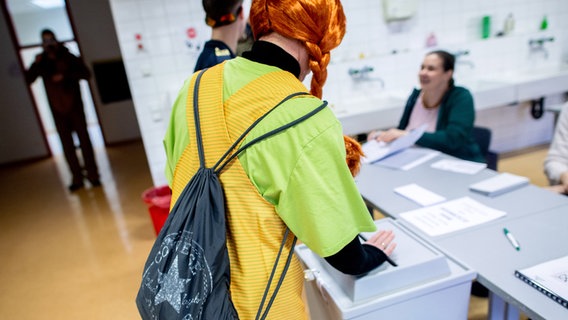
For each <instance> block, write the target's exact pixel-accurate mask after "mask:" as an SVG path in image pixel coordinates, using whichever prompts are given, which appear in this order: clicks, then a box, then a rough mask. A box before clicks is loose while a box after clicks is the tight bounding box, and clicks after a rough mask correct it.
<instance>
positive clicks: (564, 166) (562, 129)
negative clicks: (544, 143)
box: [544, 102, 568, 195]
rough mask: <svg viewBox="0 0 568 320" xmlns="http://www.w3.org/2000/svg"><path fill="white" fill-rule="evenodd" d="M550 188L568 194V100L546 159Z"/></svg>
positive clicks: (545, 165) (546, 171)
mask: <svg viewBox="0 0 568 320" xmlns="http://www.w3.org/2000/svg"><path fill="white" fill-rule="evenodd" d="M544 173H545V174H546V176H547V178H548V181H549V182H550V186H549V187H548V189H550V190H553V191H555V192H558V193H561V194H566V195H568V102H566V103H565V104H564V105H563V106H562V110H561V111H560V116H559V117H558V121H557V123H556V129H555V131H554V137H553V138H552V143H551V145H550V149H549V150H548V154H547V155H546V158H545V160H544Z"/></svg>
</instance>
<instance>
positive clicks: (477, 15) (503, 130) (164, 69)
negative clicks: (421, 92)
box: [110, 0, 568, 185]
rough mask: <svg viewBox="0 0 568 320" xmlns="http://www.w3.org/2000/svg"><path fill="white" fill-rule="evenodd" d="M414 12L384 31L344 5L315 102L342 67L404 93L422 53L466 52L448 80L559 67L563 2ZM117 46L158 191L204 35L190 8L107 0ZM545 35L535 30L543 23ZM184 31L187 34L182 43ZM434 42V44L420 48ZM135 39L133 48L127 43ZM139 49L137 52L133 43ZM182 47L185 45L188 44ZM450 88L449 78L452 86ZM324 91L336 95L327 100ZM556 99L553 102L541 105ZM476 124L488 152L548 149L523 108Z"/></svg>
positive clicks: (463, 2)
mask: <svg viewBox="0 0 568 320" xmlns="http://www.w3.org/2000/svg"><path fill="white" fill-rule="evenodd" d="M417 2H418V9H417V12H416V14H415V15H414V16H413V17H412V18H411V19H409V20H405V21H399V22H392V23H386V22H385V21H384V20H383V19H382V17H383V2H382V1H377V0H344V1H343V6H344V8H345V12H346V15H347V34H346V36H345V38H344V41H343V43H342V45H341V46H340V47H339V48H338V49H336V50H335V51H334V52H333V53H332V61H331V64H330V66H329V70H328V71H329V76H328V82H327V84H326V87H324V98H327V99H328V100H330V102H333V99H343V98H345V95H347V96H348V95H349V92H348V91H345V90H342V88H344V87H345V86H344V84H345V81H346V79H348V75H347V72H346V70H347V69H348V68H349V67H357V66H361V65H364V64H373V65H376V66H379V67H377V68H376V70H375V71H374V76H377V77H381V78H382V79H383V80H384V81H385V90H393V91H404V92H408V93H409V92H410V90H411V88H412V87H413V86H415V85H416V83H417V81H416V79H417V72H418V67H419V65H420V63H421V61H422V58H423V56H424V54H425V53H426V52H427V51H429V50H430V49H445V50H448V51H451V52H455V51H458V50H468V51H469V52H470V54H469V56H467V57H466V58H467V59H468V60H470V61H471V62H473V64H474V68H469V67H464V65H461V64H458V66H457V70H456V77H460V78H463V77H474V76H481V75H482V76H484V77H485V78H491V77H492V76H496V75H500V74H503V73H505V72H510V71H511V70H519V69H528V68H534V69H535V70H536V69H540V68H545V67H549V66H553V65H559V64H560V62H561V60H562V59H564V60H568V33H567V32H566V31H565V30H568V1H566V0H499V1H494V0H475V1H473V0H417ZM110 3H111V7H112V12H113V17H114V22H115V25H116V30H117V32H118V39H119V42H120V48H121V52H122V55H123V58H124V60H125V64H126V68H127V73H128V76H129V80H130V85H131V88H132V92H133V99H134V104H135V108H136V113H137V115H138V121H139V123H140V127H141V128H142V138H143V141H144V145H145V148H146V153H147V155H148V162H149V164H150V169H151V172H152V177H153V180H154V183H155V184H156V185H159V184H164V183H165V181H166V180H165V177H164V174H163V170H164V164H165V155H164V151H163V147H162V138H163V136H164V132H165V129H166V126H167V122H168V115H169V112H170V109H171V103H172V101H173V99H174V98H175V96H176V94H177V91H178V89H179V88H180V87H181V85H182V82H183V80H184V79H185V78H187V77H188V76H190V75H191V73H192V70H193V66H194V64H195V60H196V57H197V54H198V51H199V50H196V48H197V46H198V45H201V44H202V43H203V41H205V40H206V39H207V38H208V37H209V30H208V29H207V27H206V26H205V23H204V22H203V19H204V13H203V10H202V8H201V2H200V1H187V0H152V1H150V0H110ZM509 13H512V14H513V17H514V19H515V29H514V31H513V32H512V34H510V35H508V36H506V37H495V34H496V33H497V32H498V31H500V30H502V28H503V24H504V20H505V18H506V16H507V15H508V14H509ZM485 15H489V16H491V19H492V26H493V28H492V36H491V38H489V39H486V40H482V39H481V18H482V17H483V16H485ZM544 15H546V16H547V19H548V25H549V27H548V30H545V31H539V26H540V22H541V20H542V18H543V16H544ZM188 28H194V29H195V30H196V31H197V37H196V38H194V39H190V38H189V37H188V35H187V30H188ZM431 33H433V34H435V36H436V38H437V42H438V45H437V47H435V48H425V44H426V39H427V37H428V36H429V35H430V34H431ZM137 34H138V35H140V36H141V40H136V37H135V36H136V35H137ZM541 36H553V37H554V38H555V41H554V42H553V43H547V45H546V46H547V48H548V50H549V57H548V59H546V60H545V59H540V58H538V57H537V58H536V59H535V57H531V56H530V55H529V50H528V49H529V47H528V40H529V39H531V38H535V37H541ZM139 43H141V44H142V45H143V47H144V49H143V50H139V49H138V47H137V45H138V44H139ZM189 45H191V47H190V46H189ZM457 80H458V82H459V79H457ZM333 93H340V95H343V96H337V95H334V94H333ZM548 98H549V99H548V100H551V101H559V100H561V97H558V96H554V97H548ZM477 118H478V120H477V124H478V125H484V126H488V127H490V128H491V129H493V131H494V140H493V144H492V149H494V150H496V151H499V152H505V151H511V150H515V149H518V148H523V147H527V146H531V145H534V144H539V143H544V142H548V141H549V140H550V137H551V134H552V116H551V115H548V114H547V115H546V116H545V117H543V118H541V119H539V120H534V119H532V118H531V117H530V116H529V113H528V105H527V103H520V104H519V105H515V106H502V107H497V108H494V109H490V110H483V111H480V112H479V113H478V116H477ZM393 125H394V123H393Z"/></svg>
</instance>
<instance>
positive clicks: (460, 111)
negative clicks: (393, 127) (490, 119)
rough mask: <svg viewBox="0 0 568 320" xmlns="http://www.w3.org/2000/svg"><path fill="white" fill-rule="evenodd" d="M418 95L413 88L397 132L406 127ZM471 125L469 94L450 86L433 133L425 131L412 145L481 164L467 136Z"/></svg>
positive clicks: (475, 144) (474, 144)
mask: <svg viewBox="0 0 568 320" xmlns="http://www.w3.org/2000/svg"><path fill="white" fill-rule="evenodd" d="M419 96H420V90H418V89H414V90H413V91H412V94H411V95H410V97H409V98H408V101H407V102H406V106H405V107H404V113H403V114H402V118H401V119H400V123H399V125H398V129H401V130H404V129H405V128H406V126H407V125H408V122H409V120H410V115H411V114H412V109H414V105H415V104H416V100H417V99H418V97H419ZM474 122H475V109H474V107H473V97H472V96H471V93H470V92H469V91H468V90H467V89H465V88H462V87H456V86H452V87H451V88H450V89H449V90H448V92H446V94H445V95H444V97H443V98H442V102H441V104H440V111H439V113H438V120H437V122H436V131H435V132H433V133H430V132H425V133H424V135H423V136H422V137H421V138H420V139H418V141H417V142H416V144H417V145H419V146H422V147H426V148H430V149H434V150H438V151H441V152H443V153H447V154H449V155H452V156H454V157H457V158H460V159H464V160H471V161H476V162H485V159H484V157H483V156H482V155H481V151H480V149H479V146H478V145H477V143H476V142H475V140H474V139H473V136H472V134H471V132H472V128H473V124H474Z"/></svg>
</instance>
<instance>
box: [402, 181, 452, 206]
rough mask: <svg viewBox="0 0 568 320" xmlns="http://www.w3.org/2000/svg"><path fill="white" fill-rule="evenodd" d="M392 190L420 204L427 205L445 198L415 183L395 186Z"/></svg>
mask: <svg viewBox="0 0 568 320" xmlns="http://www.w3.org/2000/svg"><path fill="white" fill-rule="evenodd" d="M394 192H396V193H398V194H400V195H401V196H403V197H405V198H408V199H410V200H412V201H414V202H416V203H418V204H419V205H421V206H429V205H432V204H436V203H439V202H442V201H444V200H446V198H444V197H442V196H441V195H439V194H437V193H434V192H432V191H430V190H428V189H425V188H423V187H421V186H419V185H417V184H415V183H411V184H407V185H405V186H402V187H398V188H395V189H394Z"/></svg>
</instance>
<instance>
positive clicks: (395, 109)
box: [329, 92, 406, 135]
mask: <svg viewBox="0 0 568 320" xmlns="http://www.w3.org/2000/svg"><path fill="white" fill-rule="evenodd" d="M405 102H406V98H403V97H401V96H397V95H393V94H391V93H384V92H383V93H379V94H377V93H375V94H373V93H372V92H368V93H367V94H365V95H364V94H350V95H346V96H344V97H342V99H341V100H339V101H330V102H329V105H330V107H331V109H332V110H333V112H334V113H335V115H336V116H337V118H338V119H339V121H340V122H341V124H342V126H343V133H345V134H348V135H355V134H362V133H368V132H370V131H372V130H374V129H376V128H386V127H392V126H395V125H396V124H398V120H399V118H400V116H401V115H402V109H403V107H404V104H405Z"/></svg>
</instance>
